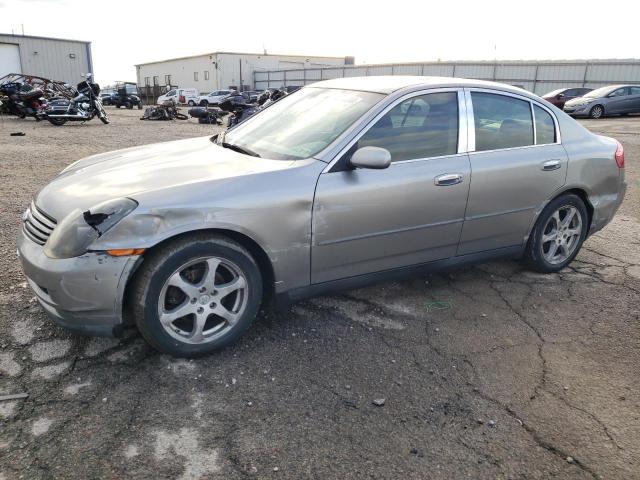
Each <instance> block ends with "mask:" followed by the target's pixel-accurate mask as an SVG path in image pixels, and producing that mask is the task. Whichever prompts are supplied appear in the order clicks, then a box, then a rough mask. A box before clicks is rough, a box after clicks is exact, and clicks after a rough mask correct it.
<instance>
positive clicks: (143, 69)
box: [136, 52, 354, 93]
mask: <svg viewBox="0 0 640 480" xmlns="http://www.w3.org/2000/svg"><path fill="white" fill-rule="evenodd" d="M353 63H354V58H353V57H319V56H309V55H306V56H304V55H277V54H267V53H263V54H260V53H236V52H214V53H207V54H203V55H195V56H191V57H181V58H172V59H169V60H162V61H158V62H150V63H142V64H139V65H136V72H137V82H138V86H139V87H140V89H141V90H144V89H145V87H146V89H153V90H156V91H160V92H162V91H166V89H167V88H166V87H179V88H195V89H197V90H198V91H200V93H209V92H212V91H214V90H219V89H228V88H235V89H238V90H241V89H242V90H251V89H253V88H254V87H255V86H254V85H253V76H254V73H255V72H259V71H266V70H281V69H290V68H322V67H338V66H343V65H353Z"/></svg>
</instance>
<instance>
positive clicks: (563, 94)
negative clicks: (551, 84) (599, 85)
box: [542, 87, 593, 108]
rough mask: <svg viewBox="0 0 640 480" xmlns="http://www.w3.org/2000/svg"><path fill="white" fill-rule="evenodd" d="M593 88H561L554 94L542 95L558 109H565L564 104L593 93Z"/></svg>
mask: <svg viewBox="0 0 640 480" xmlns="http://www.w3.org/2000/svg"><path fill="white" fill-rule="evenodd" d="M592 90H593V89H592V88H584V87H580V88H559V89H558V90H553V91H552V92H549V93H545V94H544V95H542V98H544V99H545V100H546V101H547V102H549V103H552V104H553V105H555V106H556V107H558V108H562V107H564V104H565V103H566V102H568V101H569V100H573V99H574V98H578V97H582V96H583V95H586V94H587V93H589V92H591V91H592Z"/></svg>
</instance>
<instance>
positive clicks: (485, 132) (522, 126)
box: [471, 92, 534, 152]
mask: <svg viewBox="0 0 640 480" xmlns="http://www.w3.org/2000/svg"><path fill="white" fill-rule="evenodd" d="M471 101H472V103H473V118H474V122H475V131H476V151H477V152H482V151H486V150H498V149H502V148H515V147H524V146H528V145H533V143H534V138H533V120H532V119H531V107H530V103H529V102H527V101H525V100H520V99H518V98H514V97H507V96H505V95H498V94H494V93H484V92H471Z"/></svg>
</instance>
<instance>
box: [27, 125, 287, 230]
mask: <svg viewBox="0 0 640 480" xmlns="http://www.w3.org/2000/svg"><path fill="white" fill-rule="evenodd" d="M292 163H295V162H291V161H283V160H268V159H264V158H257V157H251V156H248V155H243V154H241V153H238V152H234V151H233V150H229V149H226V148H222V147H219V146H218V145H215V144H214V143H212V142H211V141H210V139H209V137H201V138H193V139H188V140H178V141H174V142H166V143H156V144H152V145H145V146H142V147H134V148H127V149H124V150H116V151H114V152H109V153H104V154H99V155H94V156H91V157H87V158H85V159H82V160H79V161H77V162H76V163H73V164H71V165H70V166H69V167H67V168H66V169H65V170H63V171H62V172H61V174H60V175H59V176H58V177H56V178H55V179H54V180H53V181H51V182H50V183H49V184H48V185H46V186H45V187H44V188H43V189H42V190H41V191H40V192H39V193H38V195H37V196H36V198H35V203H36V205H37V206H38V207H39V208H40V209H42V210H43V211H44V212H45V213H47V214H48V215H50V216H52V217H53V218H55V219H56V220H58V221H60V220H62V218H64V217H65V216H66V215H67V214H68V213H70V212H71V211H73V210H75V209H77V208H80V209H82V210H87V209H90V208H91V207H92V206H94V205H96V204H98V203H100V202H103V201H106V200H109V199H113V198H119V197H129V198H133V199H134V200H135V198H136V195H137V194H141V193H145V192H149V191H158V190H162V189H164V188H168V187H176V186H181V185H184V186H185V187H186V188H188V186H189V185H192V184H195V183H201V182H213V181H216V180H220V179H229V178H232V177H242V176H245V175H253V174H259V173H263V172H270V171H274V170H279V169H285V168H287V167H289V166H290V165H291V164H292Z"/></svg>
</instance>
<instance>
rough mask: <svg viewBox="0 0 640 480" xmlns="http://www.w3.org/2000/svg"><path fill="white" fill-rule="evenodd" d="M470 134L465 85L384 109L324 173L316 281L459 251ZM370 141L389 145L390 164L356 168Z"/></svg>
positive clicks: (316, 209)
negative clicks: (355, 159)
mask: <svg viewBox="0 0 640 480" xmlns="http://www.w3.org/2000/svg"><path fill="white" fill-rule="evenodd" d="M458 93H460V97H458ZM459 111H460V112H462V113H463V115H462V117H461V118H462V121H461V120H460V117H459V113H458V112H459ZM466 132H467V130H466V115H465V114H464V95H463V92H462V90H456V89H446V90H441V91H438V92H433V93H426V92H421V93H414V94H410V95H408V96H406V97H404V98H403V99H400V100H397V101H396V103H395V104H393V105H390V106H389V107H388V108H387V109H386V110H385V111H384V112H382V113H381V114H380V115H378V117H377V118H376V119H375V120H374V121H373V122H372V123H371V124H370V125H369V126H368V127H367V128H366V129H365V130H364V132H363V133H362V134H359V135H358V137H356V139H354V140H353V141H352V142H351V144H350V145H349V146H348V147H347V148H345V151H344V152H343V153H342V154H341V155H340V156H339V157H338V159H337V161H336V163H332V164H331V165H330V167H329V168H328V169H327V171H325V172H324V173H323V174H322V175H320V178H319V179H318V184H317V187H316V195H315V200H314V206H313V225H312V228H313V238H312V252H311V258H312V262H311V264H312V276H311V277H312V278H311V281H312V283H321V282H326V281H330V280H335V279H339V278H346V277H352V276H356V275H362V274H367V273H372V272H378V271H382V270H388V269H392V268H397V267H404V266H408V265H413V264H419V263H423V262H429V261H432V260H438V259H443V258H448V257H451V256H453V255H455V252H456V249H457V246H458V240H459V238H460V232H461V228H462V222H463V219H464V211H465V207H466V204H467V194H468V191H469V183H470V174H471V171H470V168H469V157H468V156H467V154H466V153H464V152H465V150H466V138H467V137H466ZM365 146H375V147H381V148H385V149H387V150H389V152H390V153H391V158H392V163H391V166H390V167H389V168H387V169H384V170H370V169H361V168H359V169H352V168H350V167H349V165H348V159H349V158H350V156H351V155H352V154H353V152H355V150H357V149H358V148H361V147H365Z"/></svg>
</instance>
